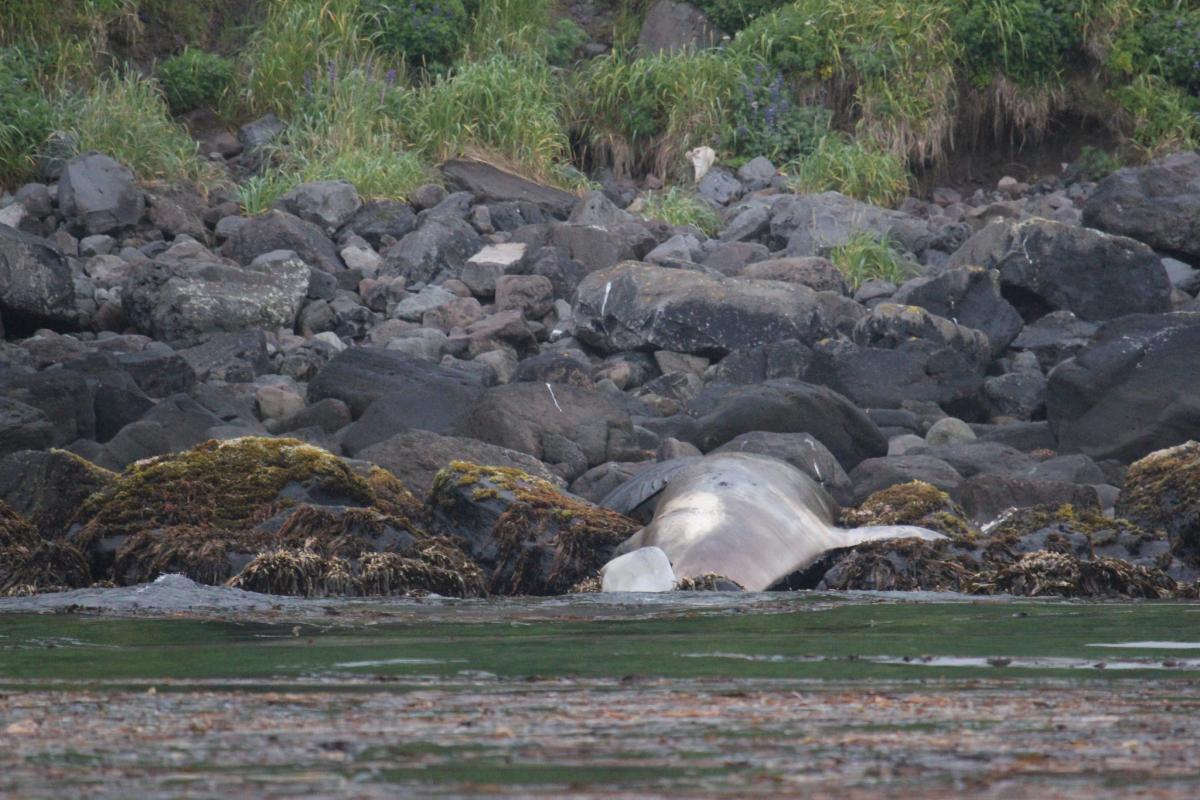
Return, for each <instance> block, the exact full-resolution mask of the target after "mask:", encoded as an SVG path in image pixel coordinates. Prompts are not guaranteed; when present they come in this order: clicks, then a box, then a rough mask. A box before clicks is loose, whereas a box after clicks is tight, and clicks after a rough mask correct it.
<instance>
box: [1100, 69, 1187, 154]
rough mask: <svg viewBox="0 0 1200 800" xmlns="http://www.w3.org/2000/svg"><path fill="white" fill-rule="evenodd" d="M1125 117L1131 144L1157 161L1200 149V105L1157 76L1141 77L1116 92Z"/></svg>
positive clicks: (1134, 148) (1139, 152)
mask: <svg viewBox="0 0 1200 800" xmlns="http://www.w3.org/2000/svg"><path fill="white" fill-rule="evenodd" d="M1114 96H1115V97H1116V99H1117V102H1118V103H1119V104H1120V106H1121V109H1122V111H1123V112H1124V114H1125V117H1126V123H1125V124H1126V130H1127V131H1128V132H1129V133H1128V136H1129V144H1130V146H1131V147H1132V148H1133V150H1134V151H1135V153H1137V154H1138V155H1139V156H1140V157H1142V158H1146V159H1149V158H1154V157H1156V156H1160V155H1165V154H1167V153H1173V152H1177V151H1179V150H1194V149H1196V148H1197V147H1198V146H1200V116H1198V115H1200V102H1197V100H1196V98H1194V97H1191V96H1189V95H1188V94H1186V93H1185V92H1184V91H1183V90H1182V89H1179V88H1177V87H1175V86H1172V85H1170V84H1168V83H1167V82H1166V81H1165V80H1163V79H1162V78H1160V77H1158V76H1156V75H1140V76H1138V77H1137V78H1135V79H1134V80H1133V81H1131V82H1130V83H1129V84H1128V85H1127V86H1123V87H1121V88H1119V89H1117V90H1116V91H1115V92H1114Z"/></svg>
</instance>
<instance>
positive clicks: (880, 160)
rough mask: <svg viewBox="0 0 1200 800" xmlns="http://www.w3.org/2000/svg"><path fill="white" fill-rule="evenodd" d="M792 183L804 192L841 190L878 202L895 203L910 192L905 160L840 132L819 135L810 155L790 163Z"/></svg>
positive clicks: (863, 199) (858, 197)
mask: <svg viewBox="0 0 1200 800" xmlns="http://www.w3.org/2000/svg"><path fill="white" fill-rule="evenodd" d="M787 170H788V171H789V172H791V173H792V174H793V175H794V180H793V184H794V185H795V187H796V188H797V189H799V190H800V191H804V192H827V191H834V192H841V193H842V194H844V195H847V196H849V197H853V198H856V199H858V200H862V201H863V202H866V203H871V204H873V205H877V206H894V205H896V204H897V203H898V202H900V200H902V199H903V198H904V197H905V196H906V195H907V194H908V192H909V189H910V183H911V175H910V174H909V172H908V166H907V164H906V163H905V160H904V159H903V158H901V157H900V156H898V155H896V154H895V153H894V152H891V151H888V150H883V149H880V148H879V147H877V146H874V145H872V144H870V143H869V142H868V143H864V142H862V141H861V140H856V139H850V138H849V137H846V136H843V135H841V134H830V135H829V136H826V137H824V138H822V139H821V141H820V142H819V143H818V144H817V148H816V150H814V151H813V153H812V155H809V156H806V157H805V158H802V159H800V160H798V161H795V162H793V163H792V164H789V165H788V167H787Z"/></svg>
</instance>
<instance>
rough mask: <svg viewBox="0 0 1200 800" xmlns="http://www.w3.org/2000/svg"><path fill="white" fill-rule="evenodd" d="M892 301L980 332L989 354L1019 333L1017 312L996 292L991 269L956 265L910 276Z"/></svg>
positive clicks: (997, 277) (997, 280) (997, 286)
mask: <svg viewBox="0 0 1200 800" xmlns="http://www.w3.org/2000/svg"><path fill="white" fill-rule="evenodd" d="M892 302H893V303H899V304H900V305H914V306H920V307H921V308H923V309H925V310H926V311H928V312H930V313H931V314H936V315H938V316H940V317H945V318H946V319H949V320H952V321H954V322H955V323H957V324H959V325H965V326H966V327H968V328H974V329H975V330H979V331H983V332H984V333H985V334H987V337H988V342H989V343H990V344H991V348H992V355H993V356H999V355H1000V354H1001V353H1003V352H1004V351H1005V350H1006V349H1007V348H1008V345H1009V344H1010V343H1011V342H1012V340H1013V339H1015V338H1016V337H1017V334H1019V333H1020V332H1021V325H1022V320H1021V315H1020V314H1019V313H1018V312H1017V310H1016V309H1015V308H1013V306H1012V304H1011V303H1009V302H1008V301H1007V300H1005V299H1004V298H1003V297H1002V296H1001V294H1000V273H999V272H997V271H996V270H994V269H981V268H979V267H958V268H954V269H947V270H944V271H942V272H939V273H937V274H935V275H926V276H923V277H920V278H913V279H912V280H910V281H908V282H906V283H905V284H904V285H902V286H901V287H900V288H899V289H898V290H897V291H896V294H895V295H893V296H892Z"/></svg>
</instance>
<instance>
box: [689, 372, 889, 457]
mask: <svg viewBox="0 0 1200 800" xmlns="http://www.w3.org/2000/svg"><path fill="white" fill-rule="evenodd" d="M710 391H713V392H714V394H715V399H713V400H712V401H711V405H710V406H709V407H707V408H704V409H703V413H701V414H699V415H698V417H697V419H696V432H695V435H694V438H695V440H696V441H695V444H696V445H697V446H698V447H699V448H700V449H701V450H703V451H704V452H709V451H711V450H715V449H716V448H718V447H720V446H721V445H723V444H725V443H726V442H729V441H731V440H733V439H735V438H736V437H738V436H740V435H741V434H743V433H749V432H751V431H766V432H771V433H808V434H811V435H812V436H813V437H814V438H815V439H816V440H817V441H818V442H820V443H821V444H823V445H824V446H825V447H827V448H828V449H829V451H830V452H831V453H833V455H834V456H835V457H836V458H837V460H838V462H839V463H840V464H841V465H842V467H843V469H845V470H847V471H848V470H851V469H853V468H854V467H855V466H857V465H858V463H859V462H860V461H862V460H863V459H866V458H871V457H874V456H882V455H886V453H887V438H886V437H884V435H883V434H882V433H881V432H880V430H879V428H877V427H876V426H875V423H873V422H871V420H870V419H869V418H868V417H867V415H866V414H864V413H863V412H862V411H860V410H859V409H858V408H857V407H856V406H855V405H854V404H853V403H851V402H850V401H849V400H847V399H846V398H845V397H843V396H842V395H840V394H838V393H837V392H835V391H833V390H831V389H828V388H826V387H824V386H816V385H813V384H811V383H804V382H803V381H797V380H790V379H786V378H781V379H777V380H770V381H767V382H765V383H762V384H758V385H755V386H736V387H724V388H723V389H722V390H721V391H720V392H719V393H716V390H715V389H714V390H710ZM698 410H699V409H698Z"/></svg>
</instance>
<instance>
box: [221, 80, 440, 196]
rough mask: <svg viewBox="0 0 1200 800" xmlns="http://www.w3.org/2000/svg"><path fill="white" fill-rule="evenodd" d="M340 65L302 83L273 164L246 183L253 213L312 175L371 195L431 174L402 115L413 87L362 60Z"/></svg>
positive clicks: (398, 190) (400, 190) (403, 190)
mask: <svg viewBox="0 0 1200 800" xmlns="http://www.w3.org/2000/svg"><path fill="white" fill-rule="evenodd" d="M334 72H335V74H337V77H336V78H335V79H332V80H331V79H329V78H328V77H326V78H323V79H322V80H320V81H317V82H314V83H313V85H312V86H311V87H310V88H308V89H306V90H303V91H302V93H301V96H300V97H299V98H298V100H297V103H298V108H297V110H296V112H295V114H294V115H293V116H292V118H291V120H290V123H289V125H288V128H287V131H286V132H285V134H284V139H283V141H282V143H281V144H280V145H279V146H277V147H275V148H273V150H272V151H271V152H270V155H271V158H270V159H269V165H268V167H267V168H266V169H265V170H264V171H263V172H262V173H261V174H260V175H258V176H254V177H252V178H251V179H249V180H248V181H246V182H245V183H244V184H243V186H242V187H241V192H240V194H241V199H242V202H243V205H245V206H246V208H247V210H248V211H250V212H251V213H257V212H259V211H262V210H265V209H267V208H269V207H270V206H271V204H272V203H273V202H274V201H275V200H276V199H278V197H279V196H280V195H282V194H284V193H285V192H287V191H289V190H291V189H292V188H294V187H296V186H298V185H299V184H301V183H307V182H310V181H321V180H338V179H341V180H347V181H349V182H350V183H352V184H354V186H355V187H356V188H357V189H358V191H359V193H360V194H362V195H363V196H365V197H367V198H385V197H387V198H404V197H405V196H407V194H408V193H409V192H411V191H412V190H413V189H415V188H416V187H417V186H419V185H421V184H422V183H426V182H428V180H429V176H428V172H427V169H426V167H425V165H424V162H423V161H422V160H421V158H420V156H419V154H418V153H416V152H415V151H414V150H413V149H411V148H410V147H409V145H408V141H407V139H406V137H405V134H404V129H403V126H402V124H401V122H400V118H401V116H402V114H400V113H398V112H399V110H400V109H401V108H403V107H406V105H405V104H406V102H407V92H406V90H404V89H403V88H402V87H398V86H396V85H395V83H394V81H391V80H389V79H388V78H387V77H382V78H381V77H379V76H378V75H375V74H372V73H371V72H370V71H368V70H367V69H364V68H361V67H356V68H337V69H335V70H334Z"/></svg>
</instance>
